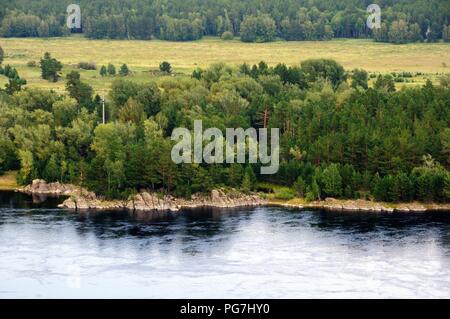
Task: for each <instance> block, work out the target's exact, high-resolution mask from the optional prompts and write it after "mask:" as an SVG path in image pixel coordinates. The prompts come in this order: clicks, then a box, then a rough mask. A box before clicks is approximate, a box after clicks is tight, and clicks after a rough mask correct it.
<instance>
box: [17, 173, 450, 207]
mask: <svg viewBox="0 0 450 319" xmlns="http://www.w3.org/2000/svg"><path fill="white" fill-rule="evenodd" d="M19 191H20V192H24V193H27V194H31V195H47V196H67V197H68V198H67V199H66V200H65V201H64V202H63V203H62V204H61V205H59V206H60V207H61V208H65V209H70V210H75V211H78V210H131V211H143V212H144V211H173V212H176V211H179V210H182V209H184V208H203V207H211V208H233V207H256V206H282V207H291V208H298V209H305V208H309V209H322V210H327V211H343V212H387V213H392V212H404V213H407V212H429V211H447V212H450V204H423V203H400V204H392V203H379V202H372V201H367V200H340V199H334V198H326V199H325V200H322V201H314V202H304V201H299V200H293V201H271V200H266V199H263V198H262V197H261V196H259V195H258V194H251V195H246V194H242V193H240V192H238V191H235V190H231V191H225V190H223V189H217V190H213V191H212V192H211V194H210V195H209V196H208V195H202V194H195V195H192V196H191V198H190V199H181V198H175V197H173V196H170V195H160V194H155V193H151V192H148V191H145V190H143V191H141V192H140V193H139V194H136V195H135V196H133V197H131V198H130V199H128V200H105V199H103V198H100V197H97V196H96V194H94V193H93V192H89V191H88V190H86V189H84V188H80V187H79V186H75V185H70V184H61V183H46V182H45V181H43V180H34V181H33V182H32V184H31V185H28V186H26V187H24V188H22V189H19Z"/></svg>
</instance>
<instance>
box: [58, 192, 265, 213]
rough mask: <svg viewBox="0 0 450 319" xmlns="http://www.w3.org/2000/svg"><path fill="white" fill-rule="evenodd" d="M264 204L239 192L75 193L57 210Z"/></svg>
mask: <svg viewBox="0 0 450 319" xmlns="http://www.w3.org/2000/svg"><path fill="white" fill-rule="evenodd" d="M263 204H265V201H264V200H262V199H261V198H260V197H259V196H257V195H243V194H239V193H231V194H230V193H228V194H226V193H225V192H224V191H223V190H213V191H212V192H211V196H205V195H200V194H196V195H193V196H192V197H191V199H179V198H175V197H172V196H170V195H168V196H158V195H157V194H153V193H149V192H146V191H143V192H141V193H139V194H137V195H135V196H133V197H132V198H131V199H129V200H122V201H121V200H108V201H105V200H101V199H98V198H97V197H96V196H95V194H93V193H87V194H83V193H75V194H72V195H71V196H70V198H68V199H66V200H65V201H64V202H63V203H62V204H61V205H60V207H61V208H67V209H74V210H88V209H90V210H132V211H178V210H180V209H183V208H200V207H214V208H230V207H244V206H260V205H263Z"/></svg>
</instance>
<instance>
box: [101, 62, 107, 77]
mask: <svg viewBox="0 0 450 319" xmlns="http://www.w3.org/2000/svg"><path fill="white" fill-rule="evenodd" d="M100 75H101V76H107V75H108V70H107V69H106V66H104V65H102V67H101V68H100Z"/></svg>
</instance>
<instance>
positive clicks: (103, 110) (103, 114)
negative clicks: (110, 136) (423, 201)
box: [102, 95, 105, 124]
mask: <svg viewBox="0 0 450 319" xmlns="http://www.w3.org/2000/svg"><path fill="white" fill-rule="evenodd" d="M102 119H103V124H105V96H104V95H103V96H102Z"/></svg>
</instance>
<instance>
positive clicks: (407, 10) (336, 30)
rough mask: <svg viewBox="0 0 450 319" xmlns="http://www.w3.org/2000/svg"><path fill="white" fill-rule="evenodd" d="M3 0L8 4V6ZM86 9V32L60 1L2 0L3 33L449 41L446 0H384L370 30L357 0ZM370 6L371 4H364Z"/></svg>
mask: <svg viewBox="0 0 450 319" xmlns="http://www.w3.org/2000/svg"><path fill="white" fill-rule="evenodd" d="M3 2H4V3H3ZM78 3H79V5H80V6H81V8H83V29H82V30H69V29H68V28H67V27H66V26H65V19H64V16H63V14H62V13H63V12H64V10H65V8H66V7H67V3H66V2H65V1H63V0H54V1H52V2H48V3H47V2H45V5H43V4H41V5H33V6H30V5H29V4H28V3H27V2H26V1H25V0H16V1H13V2H11V1H9V2H8V1H6V0H2V3H1V6H0V7H1V8H4V10H3V11H2V12H1V14H0V17H1V19H0V37H44V38H45V37H60V36H64V35H68V34H69V33H70V31H82V32H83V33H84V34H85V35H86V36H87V37H88V38H93V39H105V38H106V39H141V40H149V39H152V38H159V39H165V40H170V41H190V40H196V39H200V38H201V37H202V36H203V35H214V36H216V35H218V36H221V35H222V34H224V33H225V32H231V33H232V34H234V35H238V34H241V38H242V39H243V41H272V40H273V38H274V37H275V35H278V36H280V37H282V38H283V39H286V40H288V41H289V40H330V39H332V38H369V37H372V38H374V39H375V40H376V41H384V42H393V43H405V42H416V41H422V40H423V38H424V37H425V40H426V41H427V42H433V41H436V39H437V38H440V37H441V38H442V39H444V41H445V40H446V39H448V34H449V31H448V12H449V5H448V2H446V1H443V0H430V1H428V3H427V5H426V6H424V5H423V1H422V0H412V1H411V0H398V1H395V2H385V3H383V4H382V5H381V8H382V11H383V18H382V21H383V23H382V26H381V28H380V29H374V30H373V31H372V30H370V29H369V28H367V27H366V25H365V21H366V19H367V13H366V11H365V6H362V4H361V1H360V0H347V1H345V4H336V3H334V2H333V1H329V0H314V1H298V0H284V1H273V0H249V1H241V0H227V1H223V2H221V3H220V5H219V4H218V3H217V2H215V1H203V0H192V1H189V2H186V1H183V0H172V1H170V5H168V4H167V3H166V2H164V1H157V0H134V1H132V2H131V3H129V4H128V5H127V6H125V7H124V6H123V5H122V3H121V2H120V0H97V1H89V0H79V1H78ZM366 5H367V4H366Z"/></svg>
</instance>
